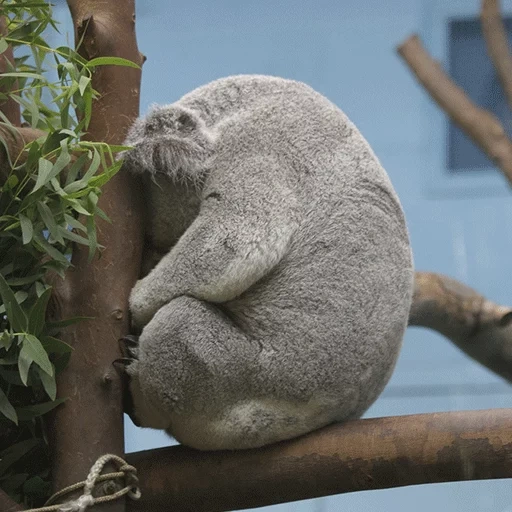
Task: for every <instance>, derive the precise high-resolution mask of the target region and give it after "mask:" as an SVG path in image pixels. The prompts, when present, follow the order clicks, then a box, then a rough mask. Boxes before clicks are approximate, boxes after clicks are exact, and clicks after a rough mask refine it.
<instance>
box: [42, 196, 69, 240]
mask: <svg viewBox="0 0 512 512" xmlns="http://www.w3.org/2000/svg"><path fill="white" fill-rule="evenodd" d="M36 206H37V211H38V212H39V215H41V218H42V219H43V222H44V224H45V226H46V227H47V228H48V230H49V231H50V234H51V235H52V237H53V238H54V239H55V240H56V241H57V242H59V243H61V244H63V245H64V239H63V238H62V235H61V233H60V231H59V227H58V225H57V222H55V218H54V216H53V213H52V211H51V210H50V208H48V205H47V204H45V203H43V202H41V201H38V202H37V205H36Z"/></svg>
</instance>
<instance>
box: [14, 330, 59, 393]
mask: <svg viewBox="0 0 512 512" xmlns="http://www.w3.org/2000/svg"><path fill="white" fill-rule="evenodd" d="M22 361H23V362H22ZM32 363H36V364H37V366H39V367H40V368H41V369H42V370H43V371H45V372H46V373H47V374H48V375H50V376H53V366H52V363H51V362H50V359H49V358H48V354H47V353H46V350H45V349H44V347H43V345H42V344H41V342H40V341H39V340H38V339H37V338H36V337H35V336H33V335H32V334H25V335H24V336H23V341H22V346H21V350H20V355H19V359H18V368H19V370H20V376H21V380H22V381H23V383H24V384H25V385H27V381H28V370H29V368H30V366H31V364H32Z"/></svg>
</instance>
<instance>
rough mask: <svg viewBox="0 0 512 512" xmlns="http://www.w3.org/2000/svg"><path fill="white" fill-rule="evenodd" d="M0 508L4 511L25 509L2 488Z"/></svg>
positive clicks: (19, 511) (18, 511)
mask: <svg viewBox="0 0 512 512" xmlns="http://www.w3.org/2000/svg"><path fill="white" fill-rule="evenodd" d="M0 510H1V511H2V512H22V511H23V510H24V509H23V507H22V506H21V505H20V504H19V503H16V502H15V501H13V500H12V498H10V497H9V496H8V495H7V494H6V493H5V492H4V491H2V489H0Z"/></svg>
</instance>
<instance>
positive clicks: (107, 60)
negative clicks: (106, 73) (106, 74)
mask: <svg viewBox="0 0 512 512" xmlns="http://www.w3.org/2000/svg"><path fill="white" fill-rule="evenodd" d="M110 65H115V66H127V67H129V68H135V69H140V66H139V65H138V64H135V62H132V61H131V60H128V59H122V58H121V57H96V58H95V59H91V60H90V61H89V62H88V63H87V64H86V66H87V67H88V68H92V67H95V66H110Z"/></svg>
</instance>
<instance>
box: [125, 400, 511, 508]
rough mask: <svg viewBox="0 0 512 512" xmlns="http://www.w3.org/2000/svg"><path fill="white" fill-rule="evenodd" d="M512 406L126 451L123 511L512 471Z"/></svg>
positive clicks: (269, 500)
mask: <svg viewBox="0 0 512 512" xmlns="http://www.w3.org/2000/svg"><path fill="white" fill-rule="evenodd" d="M511 423H512V410H510V409H495V410H488V411H464V412H446V413H435V414H418V415H414V416H398V417H390V418H374V419H366V420H357V421H351V422H348V423H345V424H343V425H333V426H331V427H327V428H324V429H321V430H318V431H316V432H313V433H311V434H308V435H307V436H303V437H301V438H298V439H294V440H292V441H287V442H284V443H279V444H275V445H271V446H268V447H265V448H262V449H256V450H243V451H231V452H226V451H225V452H201V451H195V450H192V449H189V448H185V447H183V446H172V447H169V448H161V449H157V450H148V451H144V452H138V453H132V454H129V455H128V461H129V463H130V464H134V465H135V466H136V467H137V469H138V474H139V478H140V486H141V490H142V498H141V500H139V501H136V502H131V501H130V502H128V503H127V510H128V511H129V512H145V511H147V510H151V512H167V511H169V510H173V511H174V512H184V511H194V512H213V511H221V510H222V511H224V510H237V509H245V508H253V507H262V506H266V505H274V504H276V503H284V502H288V501H296V500H302V499H309V498H317V497H320V496H329V495H332V494H340V493H345V492H353V491H363V490H370V489H388V488H392V487H401V486H405V485H415V484H425V483H435V482H453V481H462V480H480V479H490V478H510V477H512V439H511V437H510V425H511Z"/></svg>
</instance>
